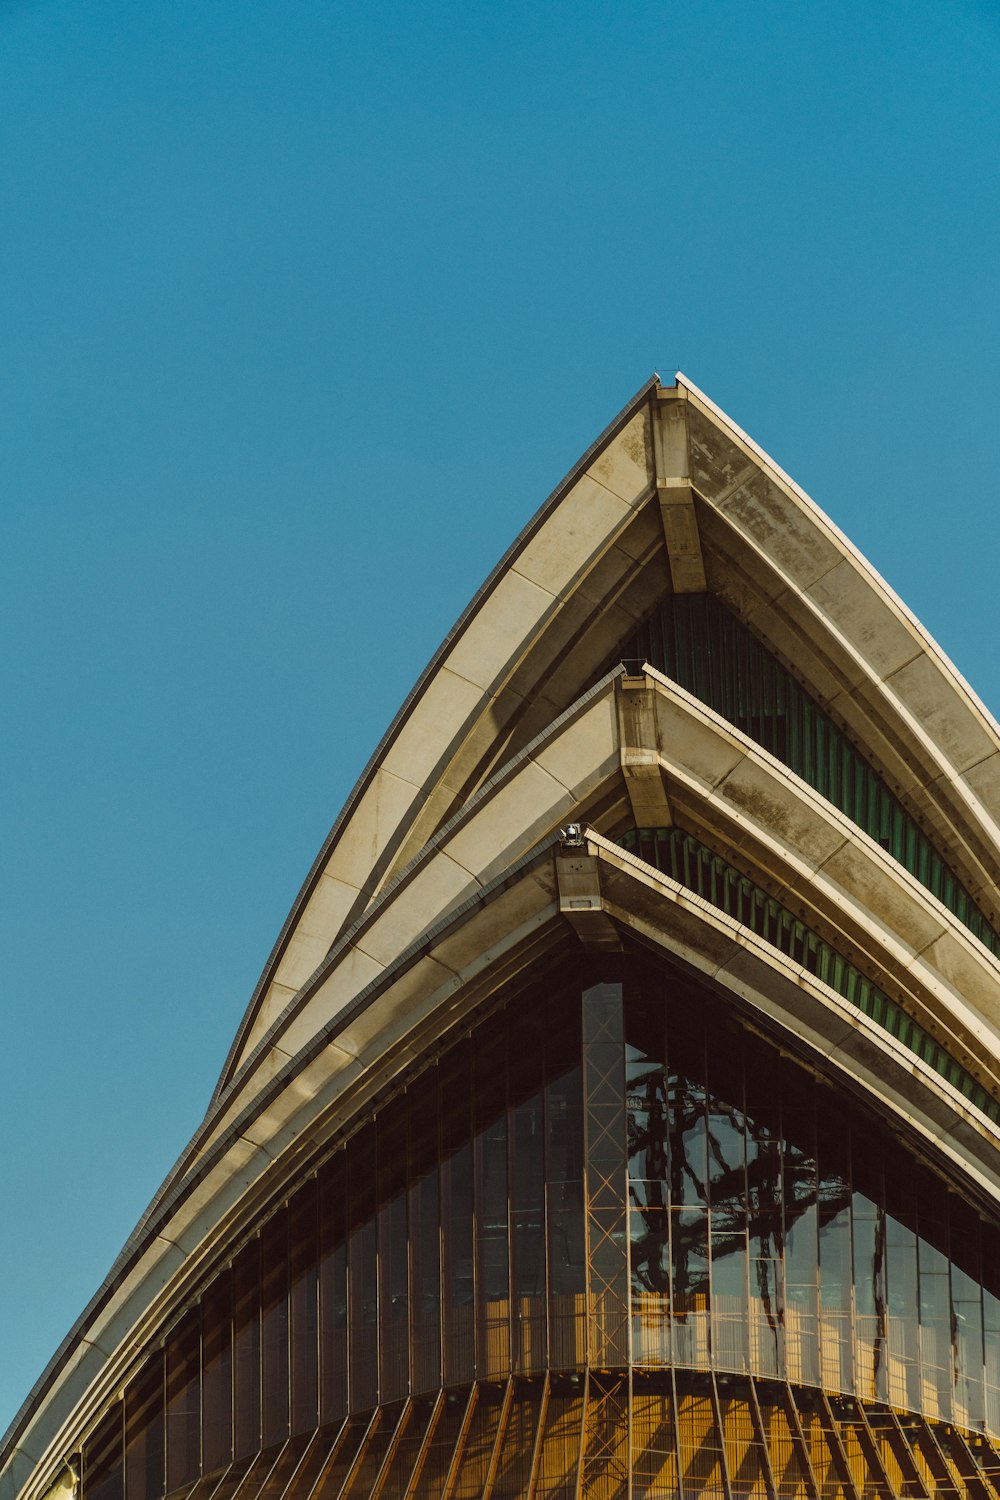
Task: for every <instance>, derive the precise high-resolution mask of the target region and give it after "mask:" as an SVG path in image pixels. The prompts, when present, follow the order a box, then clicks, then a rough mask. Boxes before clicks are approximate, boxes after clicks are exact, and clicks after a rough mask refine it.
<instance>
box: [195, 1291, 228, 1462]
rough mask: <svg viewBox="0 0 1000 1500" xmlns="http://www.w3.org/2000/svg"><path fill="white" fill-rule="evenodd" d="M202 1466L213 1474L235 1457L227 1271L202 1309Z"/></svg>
mask: <svg viewBox="0 0 1000 1500" xmlns="http://www.w3.org/2000/svg"><path fill="white" fill-rule="evenodd" d="M201 1393H202V1394H201V1400H202V1448H203V1452H202V1466H203V1468H204V1470H205V1473H207V1474H211V1473H213V1472H214V1471H215V1470H216V1469H219V1468H221V1467H222V1466H223V1464H227V1463H229V1462H230V1460H231V1459H232V1456H233V1287H232V1275H231V1273H230V1272H229V1271H224V1272H223V1273H222V1275H221V1276H217V1277H216V1278H215V1280H214V1281H213V1282H212V1284H211V1286H210V1287H209V1289H208V1291H207V1292H206V1294H205V1298H204V1300H203V1302H202V1307H201Z"/></svg>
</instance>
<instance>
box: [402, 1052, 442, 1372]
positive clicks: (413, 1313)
mask: <svg viewBox="0 0 1000 1500" xmlns="http://www.w3.org/2000/svg"><path fill="white" fill-rule="evenodd" d="M406 1101H407V1111H408V1135H409V1159H408V1164H407V1169H408V1177H409V1225H410V1275H411V1287H410V1358H411V1379H412V1385H413V1390H414V1391H431V1390H436V1389H437V1387H438V1386H439V1384H440V1381H441V1230H440V1222H441V1192H440V1181H439V1175H438V1156H439V1151H438V1078H437V1068H436V1067H434V1068H429V1069H428V1070H427V1071H426V1072H425V1073H422V1074H421V1075H420V1077H419V1078H418V1079H417V1080H416V1081H415V1082H414V1083H413V1084H412V1085H411V1087H410V1088H409V1089H407V1092H406Z"/></svg>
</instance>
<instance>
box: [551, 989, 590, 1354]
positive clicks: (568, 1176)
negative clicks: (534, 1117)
mask: <svg viewBox="0 0 1000 1500" xmlns="http://www.w3.org/2000/svg"><path fill="white" fill-rule="evenodd" d="M580 1060H581V1038H580V1006H579V1003H578V1002H577V1000H576V995H575V993H574V994H573V995H572V996H571V997H570V998H569V999H568V1000H567V999H566V998H562V999H561V1004H560V1005H559V1007H558V1008H557V1009H555V1010H554V1014H553V1024H552V1026H551V1027H550V1029H549V1030H548V1032H547V1035H546V1040H545V1062H546V1072H547V1075H548V1082H547V1084H546V1089H545V1146H546V1182H547V1193H548V1270H549V1364H550V1367H551V1368H552V1369H555V1370H566V1369H572V1368H573V1367H574V1366H575V1365H580V1364H583V1363H584V1361H585V1359H586V1302H585V1294H586V1288H587V1282H586V1264H585V1236H586V1221H585V1217H584V1206H583V1077H582V1071H581V1067H580Z"/></svg>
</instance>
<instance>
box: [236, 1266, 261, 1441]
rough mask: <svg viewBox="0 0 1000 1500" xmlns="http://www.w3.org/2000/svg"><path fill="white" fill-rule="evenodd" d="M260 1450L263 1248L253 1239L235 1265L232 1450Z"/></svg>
mask: <svg viewBox="0 0 1000 1500" xmlns="http://www.w3.org/2000/svg"><path fill="white" fill-rule="evenodd" d="M259 1447H260V1245H259V1242H258V1241H257V1240H251V1241H250V1243H249V1244H247V1245H245V1246H244V1248H243V1249H242V1250H241V1251H240V1254H239V1255H238V1256H237V1257H236V1259H235V1260H234V1262H233V1451H234V1457H235V1458H245V1457H247V1456H248V1455H249V1454H251V1453H256V1452H257V1449H258V1448H259Z"/></svg>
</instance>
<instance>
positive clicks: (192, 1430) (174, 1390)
mask: <svg viewBox="0 0 1000 1500" xmlns="http://www.w3.org/2000/svg"><path fill="white" fill-rule="evenodd" d="M166 1403H167V1423H166V1441H167V1489H168V1491H169V1490H176V1489H180V1487H181V1485H183V1484H190V1483H192V1482H193V1481H194V1480H195V1479H197V1478H198V1475H199V1474H200V1472H201V1318H200V1316H199V1311H198V1309H197V1308H192V1310H191V1311H190V1312H189V1313H187V1314H185V1316H184V1318H183V1319H182V1320H181V1322H180V1323H179V1324H178V1325H177V1327H176V1328H175V1329H174V1330H173V1332H172V1333H171V1334H170V1336H169V1338H168V1339H167V1346H166Z"/></svg>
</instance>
